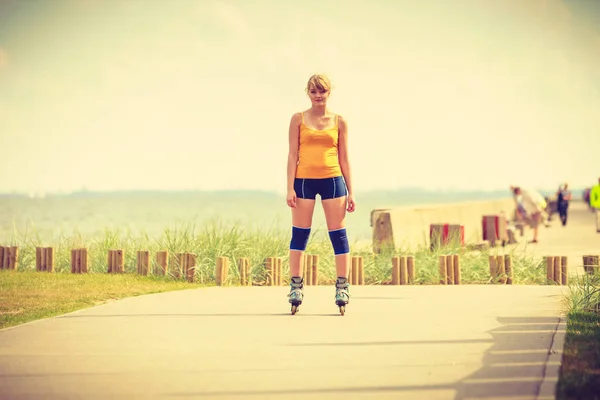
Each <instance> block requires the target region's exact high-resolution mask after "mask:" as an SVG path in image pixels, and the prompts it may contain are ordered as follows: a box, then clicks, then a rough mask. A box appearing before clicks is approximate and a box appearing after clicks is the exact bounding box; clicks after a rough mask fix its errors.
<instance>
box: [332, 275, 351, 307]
mask: <svg viewBox="0 0 600 400" xmlns="http://www.w3.org/2000/svg"><path fill="white" fill-rule="evenodd" d="M349 302H350V284H349V283H348V280H347V279H346V278H344V277H341V278H340V277H338V278H337V280H336V282H335V304H337V306H338V307H339V308H340V314H342V315H344V313H345V312H346V304H348V303H349Z"/></svg>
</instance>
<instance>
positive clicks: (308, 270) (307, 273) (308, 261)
mask: <svg viewBox="0 0 600 400" xmlns="http://www.w3.org/2000/svg"><path fill="white" fill-rule="evenodd" d="M313 257H314V256H313V255H312V254H306V253H305V254H304V265H303V269H304V277H305V278H304V284H305V285H306V286H312V281H313V279H312V273H313V270H312V263H313Z"/></svg>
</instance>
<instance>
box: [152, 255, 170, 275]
mask: <svg viewBox="0 0 600 400" xmlns="http://www.w3.org/2000/svg"><path fill="white" fill-rule="evenodd" d="M168 272H169V251H168V250H163V251H157V252H156V270H155V271H154V273H155V274H156V275H160V276H166V275H167V273H168Z"/></svg>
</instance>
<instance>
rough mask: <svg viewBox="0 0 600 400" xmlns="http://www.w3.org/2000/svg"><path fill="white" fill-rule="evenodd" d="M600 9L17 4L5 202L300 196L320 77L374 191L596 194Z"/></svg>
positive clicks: (204, 2) (4, 155)
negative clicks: (180, 194) (303, 133)
mask: <svg viewBox="0 0 600 400" xmlns="http://www.w3.org/2000/svg"><path fill="white" fill-rule="evenodd" d="M599 3H600V2H595V1H591V0H590V1H585V0H580V1H575V0H569V1H567V0H562V1H560V0H545V1H543V0H539V1H538V0H528V1H522V0H503V1H495V0H480V1H475V0H455V1H452V2H448V1H445V0H424V1H413V0H398V1H396V2H391V1H386V0H365V1H358V0H347V1H325V0H319V1H316V0H305V1H302V2H282V1H275V0H273V1H271V0H253V1H247V0H215V1H213V0H170V1H163V0H144V1H142V0H122V1H117V0H70V1H63V0H29V1H18V0H0V152H1V153H0V154H1V156H0V192H48V193H57V192H58V193H64V192H70V191H76V190H80V189H87V190H94V191H112V190H136V189H143V190H188V189H189V190H223V189H256V190H266V191H276V192H278V193H285V189H286V166H287V152H288V127H289V122H290V118H291V116H292V114H293V113H295V112H298V111H302V110H306V109H307V108H308V107H310V102H309V100H308V98H307V96H306V93H305V91H304V89H305V86H306V82H307V80H308V78H309V77H310V76H311V75H312V74H314V73H324V74H326V75H327V76H329V78H330V79H331V81H332V84H333V90H332V93H331V97H330V101H329V108H330V110H331V111H332V112H335V113H339V114H341V115H342V116H343V117H344V118H345V119H346V120H347V121H348V126H349V132H348V138H349V139H348V143H349V153H350V163H351V172H352V182H353V186H354V188H355V190H356V191H357V192H358V191H369V190H394V189H396V188H402V187H414V186H418V187H423V188H429V189H457V190H461V189H465V190H494V189H504V188H508V186H509V185H511V184H519V185H523V186H533V187H537V188H549V189H555V188H556V187H557V186H558V185H559V184H560V183H561V182H565V181H566V182H569V184H570V185H571V186H572V187H582V186H588V185H591V184H593V183H595V182H597V179H598V177H599V176H600V28H599V27H600V7H599V6H598V5H599Z"/></svg>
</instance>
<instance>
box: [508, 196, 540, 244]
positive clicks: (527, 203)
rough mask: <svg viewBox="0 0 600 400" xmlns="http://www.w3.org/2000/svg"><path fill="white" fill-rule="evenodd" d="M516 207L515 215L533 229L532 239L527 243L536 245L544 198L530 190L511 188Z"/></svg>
mask: <svg viewBox="0 0 600 400" xmlns="http://www.w3.org/2000/svg"><path fill="white" fill-rule="evenodd" d="M511 189H512V192H513V198H514V199H515V203H516V205H517V215H518V216H519V217H520V218H521V219H522V220H524V221H525V222H526V223H527V224H528V225H529V226H530V227H531V228H532V229H533V239H532V240H531V241H530V242H529V243H538V231H539V225H540V222H541V221H542V213H543V211H544V208H545V207H546V201H545V200H544V197H543V196H542V195H541V194H540V193H538V192H536V191H535V190H532V189H522V188H521V187H519V186H511Z"/></svg>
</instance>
